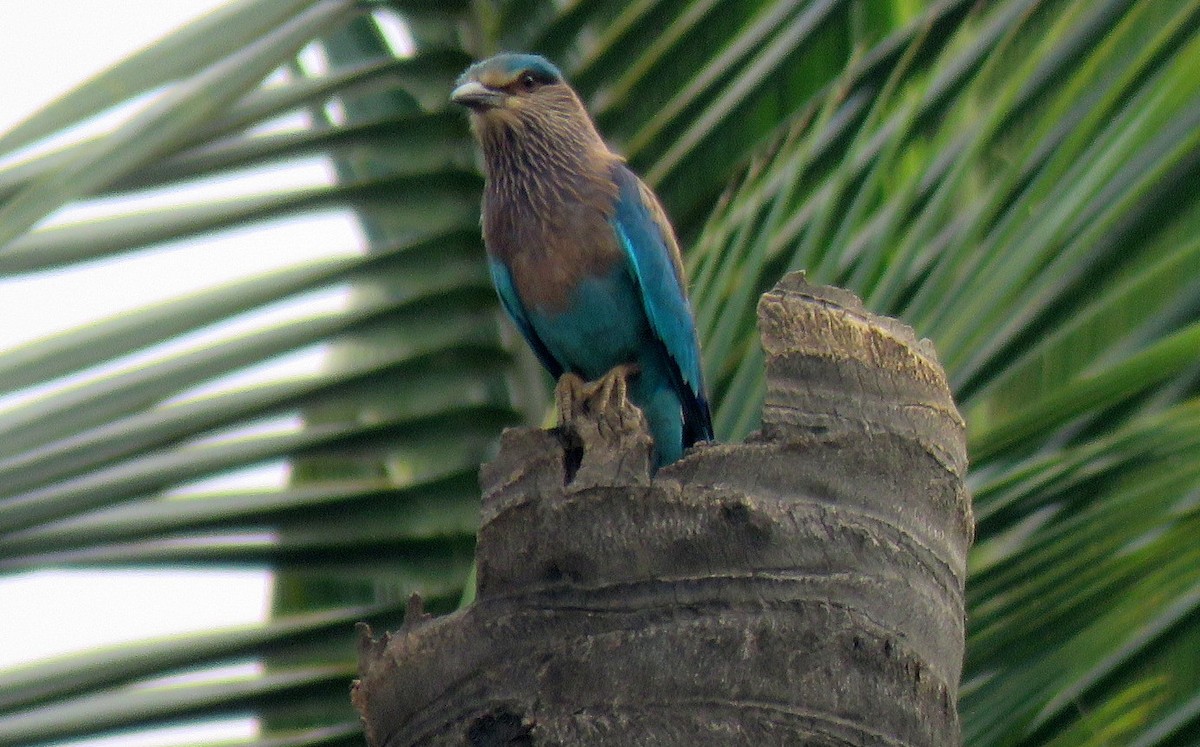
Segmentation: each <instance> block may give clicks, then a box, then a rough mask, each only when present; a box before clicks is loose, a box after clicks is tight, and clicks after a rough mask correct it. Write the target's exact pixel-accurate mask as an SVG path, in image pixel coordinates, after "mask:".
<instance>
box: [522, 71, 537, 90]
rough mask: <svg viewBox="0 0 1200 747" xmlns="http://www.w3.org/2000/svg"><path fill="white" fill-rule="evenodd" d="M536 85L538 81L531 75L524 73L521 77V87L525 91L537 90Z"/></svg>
mask: <svg viewBox="0 0 1200 747" xmlns="http://www.w3.org/2000/svg"><path fill="white" fill-rule="evenodd" d="M537 84H538V79H537V78H535V77H534V75H533V73H525V74H524V75H522V76H521V87H522V88H524V89H525V90H526V91H532V90H533V89H535V88H537Z"/></svg>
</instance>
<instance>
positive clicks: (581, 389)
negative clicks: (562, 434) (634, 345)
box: [554, 363, 641, 425]
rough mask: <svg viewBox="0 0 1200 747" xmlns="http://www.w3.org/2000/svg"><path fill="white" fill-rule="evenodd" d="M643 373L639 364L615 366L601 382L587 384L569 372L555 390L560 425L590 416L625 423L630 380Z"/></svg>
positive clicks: (562, 377)
mask: <svg viewBox="0 0 1200 747" xmlns="http://www.w3.org/2000/svg"><path fill="white" fill-rule="evenodd" d="M640 370H641V368H640V367H639V366H638V365H637V364H636V363H623V364H621V365H619V366H614V367H613V368H612V369H611V370H610V371H609V372H608V373H606V374H604V376H602V377H601V378H600V380H599V381H584V380H583V378H582V377H580V376H579V375H578V374H574V373H569V372H568V373H565V374H563V375H562V376H561V377H559V379H558V384H557V386H555V387H554V402H555V405H556V406H557V408H558V422H559V425H566V424H567V423H569V422H571V421H573V420H576V419H578V418H581V417H587V416H591V417H596V416H605V415H612V416H616V417H617V419H618V420H622V418H621V415H622V414H623V413H624V411H625V407H624V405H625V403H627V402H628V401H629V377H630V376H634V375H636V374H637V373H638V372H639V371H640ZM598 419H601V420H603V419H606V418H604V417H601V418H598ZM617 425H620V424H619V423H618V424H617Z"/></svg>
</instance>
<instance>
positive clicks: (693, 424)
mask: <svg viewBox="0 0 1200 747" xmlns="http://www.w3.org/2000/svg"><path fill="white" fill-rule="evenodd" d="M712 440H713V427H712V412H710V411H709V409H708V400H706V399H704V397H697V396H693V395H692V393H691V392H688V393H687V396H684V398H683V447H684V448H685V449H686V448H687V447H689V446H691V445H692V444H694V443H696V442H697V441H712Z"/></svg>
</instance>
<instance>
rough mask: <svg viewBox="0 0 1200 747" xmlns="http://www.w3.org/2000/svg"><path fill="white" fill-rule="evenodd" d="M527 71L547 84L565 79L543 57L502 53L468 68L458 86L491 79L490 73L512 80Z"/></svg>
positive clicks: (459, 79) (460, 77)
mask: <svg viewBox="0 0 1200 747" xmlns="http://www.w3.org/2000/svg"><path fill="white" fill-rule="evenodd" d="M526 71H528V72H531V73H533V74H534V75H536V76H537V77H538V78H541V79H542V81H543V82H546V83H557V82H559V81H561V80H562V79H563V75H562V71H561V70H559V69H558V68H557V67H555V66H554V64H553V63H551V62H550V61H549V60H547V59H546V58H545V57H542V56H541V55H536V54H518V53H515V52H501V53H500V54H498V55H495V56H494V57H489V58H487V59H486V60H483V61H481V62H476V63H475V64H474V65H472V66H471V67H469V68H467V70H466V72H464V73H463V74H462V75H461V76H459V78H458V84H459V85H462V84H463V83H466V82H467V81H469V80H482V79H484V78H485V77H490V76H488V75H487V74H488V73H490V74H491V76H496V77H503V78H510V79H511V78H515V77H516V76H517V75H518V74H520V73H523V72H526Z"/></svg>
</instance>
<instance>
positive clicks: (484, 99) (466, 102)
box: [450, 80, 504, 111]
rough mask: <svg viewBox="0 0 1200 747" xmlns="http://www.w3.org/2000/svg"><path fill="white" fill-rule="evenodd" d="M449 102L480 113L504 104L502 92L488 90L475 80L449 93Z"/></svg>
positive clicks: (492, 89)
mask: <svg viewBox="0 0 1200 747" xmlns="http://www.w3.org/2000/svg"><path fill="white" fill-rule="evenodd" d="M450 100H451V101H453V102H454V103H456V104H462V105H463V106H465V107H467V108H468V109H474V110H475V111H482V110H483V109H492V108H494V107H497V106H500V105H501V104H502V103H504V92H503V91H497V90H496V89H494V88H488V87H487V86H485V85H484V84H482V83H480V82H479V81H477V80H469V81H467V82H466V83H463V84H462V85H461V86H459V87H458V88H455V89H454V90H453V91H452V92H451V93H450Z"/></svg>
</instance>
